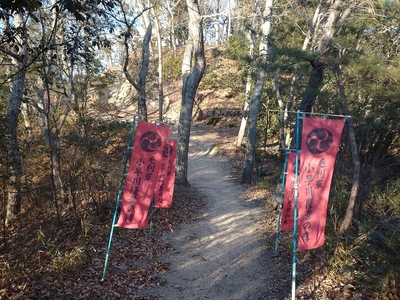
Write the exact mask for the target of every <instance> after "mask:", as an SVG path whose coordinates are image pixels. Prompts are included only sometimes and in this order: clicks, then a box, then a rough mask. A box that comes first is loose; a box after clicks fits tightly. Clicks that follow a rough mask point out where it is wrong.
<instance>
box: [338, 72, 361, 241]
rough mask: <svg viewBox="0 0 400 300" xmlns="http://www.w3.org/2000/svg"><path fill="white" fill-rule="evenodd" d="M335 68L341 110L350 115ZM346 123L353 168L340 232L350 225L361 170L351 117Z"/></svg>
mask: <svg viewBox="0 0 400 300" xmlns="http://www.w3.org/2000/svg"><path fill="white" fill-rule="evenodd" d="M335 69H336V74H337V78H338V80H337V84H338V88H339V93H340V99H341V101H342V107H343V111H344V113H345V114H346V115H350V114H349V109H348V107H347V100H346V94H345V89H344V84H343V78H342V71H341V69H340V66H339V65H336V66H335ZM347 124H348V127H349V138H350V150H351V156H352V158H353V164H354V170H353V185H352V187H351V192H350V198H349V204H348V205H347V210H346V215H345V216H344V219H343V221H342V223H341V224H340V227H339V232H340V233H342V232H344V231H346V230H347V229H348V228H349V227H350V225H351V222H352V220H353V215H354V208H355V204H356V198H357V194H358V190H359V188H360V172H361V171H360V158H359V155H358V151H357V143H356V135H355V132H354V126H353V121H352V119H351V118H349V119H347Z"/></svg>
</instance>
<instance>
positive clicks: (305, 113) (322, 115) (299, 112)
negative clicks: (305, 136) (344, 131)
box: [268, 109, 351, 119]
mask: <svg viewBox="0 0 400 300" xmlns="http://www.w3.org/2000/svg"><path fill="white" fill-rule="evenodd" d="M268 111H272V112H284V113H292V114H301V115H302V116H303V117H304V116H305V115H314V116H321V117H324V118H326V117H328V116H329V117H335V118H345V119H347V118H349V119H351V116H350V115H336V114H324V113H314V112H305V111H291V110H288V111H286V110H283V109H268Z"/></svg>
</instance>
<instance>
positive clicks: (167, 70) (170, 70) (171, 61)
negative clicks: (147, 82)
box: [163, 54, 182, 81]
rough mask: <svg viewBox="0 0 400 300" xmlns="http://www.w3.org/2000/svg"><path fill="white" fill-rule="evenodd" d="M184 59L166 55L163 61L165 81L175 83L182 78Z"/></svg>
mask: <svg viewBox="0 0 400 300" xmlns="http://www.w3.org/2000/svg"><path fill="white" fill-rule="evenodd" d="M181 68H182V58H181V57H179V56H178V55H175V54H170V55H166V56H165V57H164V59H163V75H164V78H165V80H170V81H175V80H179V79H180V78H181V76H182V71H181Z"/></svg>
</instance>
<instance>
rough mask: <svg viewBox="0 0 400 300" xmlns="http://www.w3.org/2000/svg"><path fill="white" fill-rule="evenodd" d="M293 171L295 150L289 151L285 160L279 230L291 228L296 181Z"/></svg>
mask: <svg viewBox="0 0 400 300" xmlns="http://www.w3.org/2000/svg"><path fill="white" fill-rule="evenodd" d="M299 157H300V156H299ZM298 171H300V160H299V166H298ZM295 172H296V152H290V153H289V156H288V161H287V169H286V179H285V189H284V195H283V205H282V219H281V231H287V230H292V229H293V212H294V195H295V194H294V193H295V183H296V176H295ZM298 173H299V172H298Z"/></svg>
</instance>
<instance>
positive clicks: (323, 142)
mask: <svg viewBox="0 0 400 300" xmlns="http://www.w3.org/2000/svg"><path fill="white" fill-rule="evenodd" d="M343 127H344V121H343V120H342V119H320V118H305V119H304V120H303V127H302V142H301V153H302V154H301V160H302V162H301V165H302V167H301V169H300V176H299V184H300V186H299V198H298V212H299V214H298V215H299V220H298V222H297V225H298V243H297V249H298V250H309V249H314V248H318V247H321V246H322V245H323V244H324V241H325V224H326V213H327V209H328V199H329V191H330V186H331V181H332V174H333V169H334V166H335V160H336V154H337V151H338V148H339V143H340V138H341V135H342V131H343Z"/></svg>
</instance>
